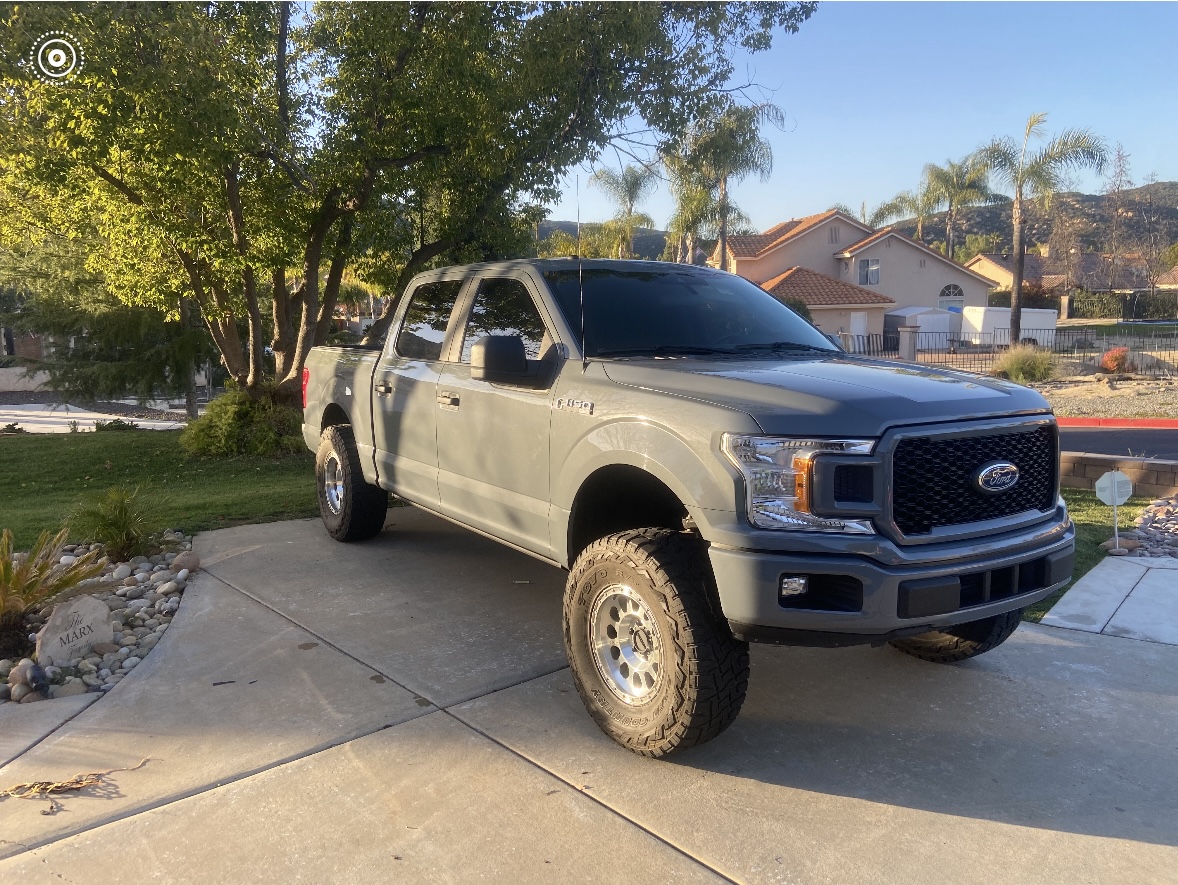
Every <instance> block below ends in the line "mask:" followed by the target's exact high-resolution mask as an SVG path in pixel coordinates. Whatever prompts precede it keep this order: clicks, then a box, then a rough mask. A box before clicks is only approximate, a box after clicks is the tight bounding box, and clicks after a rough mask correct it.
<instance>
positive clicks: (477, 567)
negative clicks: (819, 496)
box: [0, 509, 1178, 885]
mask: <svg viewBox="0 0 1178 885" xmlns="http://www.w3.org/2000/svg"><path fill="white" fill-rule="evenodd" d="M197 549H198V551H199V553H200V555H201V558H202V560H203V562H204V565H205V568H206V571H205V572H203V573H201V574H200V575H199V576H198V577H197V578H196V579H195V580H194V581H193V582H192V584H191V586H190V588H189V590H188V591H187V592H186V595H185V601H184V604H183V606H182V607H181V610H180V614H179V616H178V617H177V618H176V621H175V623H174V624H173V626H172V628H171V629H170V630H169V631H168V634H167V636H166V638H165V639H164V641H163V642H161V643H160V645H159V647H158V648H157V649H156V650H155V651H154V652H153V653H152V654H151V655H150V656H149V657H148V658H147V659H146V661H145V662H144V663H143V664H142V665H141V666H139V667H137V668H136V669H135V671H134V672H133V673H132V674H131V675H130V676H128V677H127V679H125V680H124V681H123V682H122V683H121V684H119V685H118V686H117V687H116V688H115V689H113V690H112V692H111V693H110V695H109V696H108V697H105V698H102V699H100V700H99V701H98V702H97V703H94V704H92V705H90V706H89V707H87V708H85V709H83V710H82V711H81V712H78V711H77V708H76V707H72V708H69V709H66V708H61V709H62V710H63V713H62V716H63V717H64V716H69V715H72V716H73V718H71V719H68V721H65V722H63V723H61V724H60V726H59V727H56V730H52V731H49V733H47V734H44V732H45V731H48V730H49V729H48V727H45V728H42V734H43V736H42V735H40V734H39V735H36V736H35V737H34V738H33V741H35V742H33V744H32V746H31V747H30V748H29V749H27V750H23V751H22V747H17V748H16V750H15V751H14V755H15V754H18V755H16V758H15V759H13V760H12V761H10V762H8V764H6V765H4V767H2V768H0V789H3V788H4V787H7V786H10V785H12V784H15V783H19V782H23V781H33V780H59V779H63V778H66V777H69V776H71V775H73V774H75V773H78V772H87V771H102V770H106V769H111V768H121V767H129V766H135V765H136V764H137V763H139V762H140V761H141V760H143V759H144V757H149V758H148V761H147V762H146V763H145V764H144V765H142V767H140V768H138V769H136V770H134V771H124V772H120V773H116V774H113V775H112V776H111V777H110V778H109V781H110V786H109V787H108V788H104V789H100V790H88V791H84V792H82V793H79V794H74V795H67V796H65V797H64V798H63V799H62V802H63V805H64V810H63V811H61V812H60V813H58V814H56V815H52V816H47V815H43V814H41V811H42V810H43V809H44V807H45V806H44V804H43V803H39V802H34V801H28V800H17V799H5V800H0V857H4V858H5V859H3V860H0V881H4V882H21V883H37V882H61V881H63V880H64V881H74V882H86V883H105V882H110V883H116V882H117V883H125V882H136V883H138V882H157V881H158V882H234V883H236V882H283V883H285V882H354V881H376V882H386V881H387V882H426V881H428V882H455V883H466V882H471V881H476V880H478V881H490V882H537V883H548V882H616V881H627V882H658V883H661V882H679V881H684V882H695V881H742V882H743V881H747V882H791V883H793V882H801V883H812V882H837V883H843V882H856V883H859V882H903V883H905V885H911V883H925V882H927V883H944V882H953V883H954V885H961V883H973V882H977V883H983V882H984V883H995V882H1001V883H1010V882H1036V883H1038V882H1062V881H1067V882H1069V883H1085V882H1092V883H1108V882H1125V883H1130V882H1132V883H1138V882H1174V881H1178V847H1176V846H1178V791H1175V789H1174V784H1175V783H1176V782H1178V647H1173V646H1166V645H1159V644H1154V643H1149V642H1141V641H1136V640H1132V639H1124V638H1118V637H1112V636H1106V635H1100V634H1089V633H1080V632H1075V631H1070V630H1061V629H1056V628H1051V627H1034V626H1027V625H1024V626H1023V627H1022V628H1020V630H1019V631H1018V632H1017V633H1016V634H1015V636H1014V637H1013V638H1012V639H1011V640H1010V641H1009V642H1007V643H1006V645H1004V646H1003V647H1002V648H1001V649H999V650H997V651H996V652H994V653H992V654H989V655H986V656H983V657H981V658H978V659H977V660H974V661H970V662H967V663H965V664H962V665H958V666H936V665H932V664H925V663H922V662H920V661H917V660H915V659H912V658H908V657H906V656H904V655H901V654H899V653H898V652H894V651H892V650H890V649H865V648H856V649H845V650H817V649H785V648H769V647H754V649H753V675H752V686H751V689H750V693H749V698H748V702H747V704H746V706H745V709H744V712H743V713H742V714H741V717H740V719H739V720H738V721H737V722H736V724H735V725H734V726H733V727H732V728H731V729H729V731H728V732H726V733H725V734H724V735H723V736H721V737H720V738H719V739H718V740H716V741H713V742H712V743H710V744H708V745H706V746H704V747H700V748H697V749H695V750H692V751H689V752H688V753H686V754H684V755H682V756H680V757H678V758H677V759H676V760H675V761H673V762H657V761H651V760H646V759H641V758H639V757H636V756H633V755H631V754H629V753H627V752H626V751H624V750H621V749H620V748H618V747H616V746H615V745H614V744H613V743H612V742H610V741H609V740H608V739H606V738H605V737H604V736H603V735H602V734H601V733H600V732H599V731H598V730H597V728H596V726H594V725H593V723H592V722H591V720H590V719H589V717H588V716H587V715H586V714H585V712H584V710H583V708H582V707H581V703H580V701H579V699H578V698H577V695H576V693H575V692H574V691H573V688H572V683H571V680H570V678H569V675H568V671H567V669H565V663H564V659H563V653H562V648H561V643H560V628H559V620H560V619H559V609H560V590H561V587H562V586H563V573H561V572H559V571H557V570H555V569H552V568H549V567H548V566H545V565H543V564H541V563H539V562H536V561H534V560H531V559H529V558H527V557H525V556H523V555H520V554H516V553H513V552H511V551H508V550H506V549H504V548H501V547H499V546H497V545H495V544H493V543H492V542H489V541H485V540H483V539H481V538H479V537H476V536H474V535H471V534H469V533H467V532H464V531H462V530H460V529H456V528H453V527H451V526H449V525H448V524H446V523H443V522H441V521H438V520H435V519H433V518H431V517H429V516H426V515H423V514H421V513H420V512H418V511H415V510H410V509H400V510H395V511H393V512H392V513H391V515H390V520H389V525H388V526H387V527H386V530H385V532H384V533H383V534H382V535H380V537H378V538H377V539H375V540H374V541H372V542H368V543H366V544H362V545H341V544H337V543H335V542H333V541H331V540H330V539H329V538H328V537H327V536H326V534H325V533H324V532H323V530H322V528H321V527H320V525H319V524H318V522H314V521H303V522H285V523H274V524H270V525H262V526H247V527H242V528H235V529H226V530H223V531H217V532H211V533H208V534H205V535H201V536H200V537H199V538H198V540H197ZM58 703H62V702H58V701H54V702H51V703H49V704H34V705H31V706H28V705H20V706H17V705H11V704H10V705H7V706H6V707H4V708H0V713H3V714H4V715H3V716H0V728H5V727H12V726H13V724H14V722H15V721H16V720H15V719H14V718H13V715H12V714H14V713H15V714H17V715H19V716H22V717H23V716H24V714H25V711H26V710H29V711H33V710H37V709H38V708H45V707H50V706H52V705H54V704H58ZM42 715H44V713H42ZM54 724H56V723H54ZM14 733H15V732H14ZM38 738H39V739H38ZM29 742H30V741H25V742H24V743H25V744H27V743H29ZM22 746H23V745H22Z"/></svg>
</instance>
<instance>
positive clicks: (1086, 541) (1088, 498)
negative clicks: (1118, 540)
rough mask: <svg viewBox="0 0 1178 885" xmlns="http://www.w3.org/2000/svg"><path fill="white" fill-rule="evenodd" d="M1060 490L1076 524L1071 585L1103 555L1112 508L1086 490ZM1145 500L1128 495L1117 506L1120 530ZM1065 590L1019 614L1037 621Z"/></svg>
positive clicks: (1127, 525)
mask: <svg viewBox="0 0 1178 885" xmlns="http://www.w3.org/2000/svg"><path fill="white" fill-rule="evenodd" d="M1062 491H1063V497H1064V500H1065V501H1067V502H1068V512H1069V513H1070V514H1071V516H1072V522H1074V523H1075V524H1076V570H1075V572H1073V573H1072V584H1075V582H1076V581H1078V580H1080V578H1082V577H1083V576H1084V575H1086V574H1087V573H1088V572H1089V571H1090V570H1091V569H1092V567H1093V566H1095V565H1096V564H1097V563H1098V562H1100V561H1101V560H1102V559H1104V557H1105V556H1106V554H1105V552H1104V551H1103V550H1101V549H1100V545H1101V544H1103V543H1104V542H1105V541H1107V540H1108V539H1109V538H1111V537H1112V536H1113V508H1111V507H1109V506H1107V505H1105V504H1101V503H1100V502H1099V501H1098V500H1096V493H1095V492H1090V491H1088V490H1086V489H1063V490H1062ZM1149 501H1150V499H1149V498H1130V499H1129V502H1128V503H1127V504H1125V506H1124V507H1121V508H1119V510H1120V520H1121V531H1126V530H1127V529H1131V528H1133V520H1135V519H1136V518H1137V515H1138V514H1139V513H1141V508H1143V507H1144V506H1145V505H1146V504H1148V503H1149ZM1072 584H1069V585H1068V586H1069V587H1070V586H1072ZM1066 592H1067V587H1065V588H1064V589H1063V590H1059V591H1057V592H1055V593H1052V594H1051V595H1050V596H1048V597H1047V598H1046V599H1044V600H1043V601H1042V602H1037V603H1035V604H1034V605H1032V606H1031V607H1030V608H1028V609H1027V610H1026V612H1025V613H1024V615H1023V616H1024V617H1025V618H1026V619H1027V620H1028V621H1038V620H1039V619H1041V618H1042V617H1043V616H1044V615H1045V614H1047V612H1048V610H1049V609H1050V608H1051V607H1052V606H1053V605H1055V603H1056V602H1058V601H1059V598H1060V597H1061V596H1063V595H1064V593H1066Z"/></svg>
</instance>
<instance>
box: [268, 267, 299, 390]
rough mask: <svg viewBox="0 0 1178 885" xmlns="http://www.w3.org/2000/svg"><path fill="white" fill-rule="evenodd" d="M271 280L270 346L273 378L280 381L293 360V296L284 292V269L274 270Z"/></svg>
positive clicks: (288, 370)
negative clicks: (271, 333)
mask: <svg viewBox="0 0 1178 885" xmlns="http://www.w3.org/2000/svg"><path fill="white" fill-rule="evenodd" d="M271 279H272V280H273V289H274V297H273V299H272V302H273V303H272V305H271V306H272V311H271V312H272V317H273V320H274V338H273V340H272V341H271V342H270V346H271V347H272V348H273V349H274V377H275V378H276V379H282V378H285V377H286V376H287V373H288V372H290V366H291V361H292V360H293V359H294V344H295V342H294V326H293V324H292V323H291V316H290V311H291V307H292V306H293V303H292V302H293V296H292V295H290V294H288V293H287V291H286V268H284V267H276V268H274V270H273V271H272V272H271Z"/></svg>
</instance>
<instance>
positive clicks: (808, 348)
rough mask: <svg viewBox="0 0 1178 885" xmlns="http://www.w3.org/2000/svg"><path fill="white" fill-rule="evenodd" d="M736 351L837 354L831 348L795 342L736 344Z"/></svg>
mask: <svg viewBox="0 0 1178 885" xmlns="http://www.w3.org/2000/svg"><path fill="white" fill-rule="evenodd" d="M736 349H737V350H793V351H804V352H806V353H838V351H837V350H835V349H834V348H833V347H815V346H814V345H813V344H798V343H797V342H796V341H768V342H766V343H764V344H738V345H737V346H736Z"/></svg>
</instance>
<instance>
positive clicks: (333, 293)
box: [315, 216, 352, 345]
mask: <svg viewBox="0 0 1178 885" xmlns="http://www.w3.org/2000/svg"><path fill="white" fill-rule="evenodd" d="M351 254H352V218H351V217H350V216H349V217H346V218H344V220H343V221H342V222H340V229H339V236H337V237H336V241H335V249H334V250H333V251H332V253H331V266H330V269H329V270H328V271H327V282H326V284H325V285H324V287H323V303H322V304H321V305H320V307H319V319H318V321H317V322H316V323H315V344H316V345H322V344H326V343H327V336H328V335H330V334H331V317H332V314H333V313H334V312H335V304H336V301H337V300H338V298H339V287H340V282H341V281H342V280H343V276H344V267H345V266H346V265H347V263H348V258H349V257H350V256H351Z"/></svg>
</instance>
